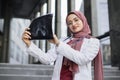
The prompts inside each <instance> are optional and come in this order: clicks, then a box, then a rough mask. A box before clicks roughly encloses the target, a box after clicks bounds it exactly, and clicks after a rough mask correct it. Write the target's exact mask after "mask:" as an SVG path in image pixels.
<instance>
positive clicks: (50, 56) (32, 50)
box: [26, 43, 57, 64]
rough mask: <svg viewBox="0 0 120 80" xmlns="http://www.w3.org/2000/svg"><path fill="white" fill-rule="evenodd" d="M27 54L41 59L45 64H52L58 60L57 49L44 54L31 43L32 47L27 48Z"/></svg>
mask: <svg viewBox="0 0 120 80" xmlns="http://www.w3.org/2000/svg"><path fill="white" fill-rule="evenodd" d="M26 51H27V53H28V54H30V55H31V56H33V57H35V58H37V59H39V61H40V62H42V63H43V64H51V63H53V62H54V61H55V60H56V57H57V54H56V50H55V48H52V49H50V50H49V51H48V52H47V53H45V52H43V51H42V50H41V49H40V48H38V47H37V46H36V45H35V44H34V43H31V45H30V47H29V48H27V50H26Z"/></svg>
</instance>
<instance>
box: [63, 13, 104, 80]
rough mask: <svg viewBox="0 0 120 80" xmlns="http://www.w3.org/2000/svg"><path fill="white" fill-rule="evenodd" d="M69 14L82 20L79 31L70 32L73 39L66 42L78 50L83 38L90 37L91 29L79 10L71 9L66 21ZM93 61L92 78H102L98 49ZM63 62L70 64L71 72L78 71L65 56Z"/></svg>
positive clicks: (100, 79) (76, 65) (76, 66)
mask: <svg viewBox="0 0 120 80" xmlns="http://www.w3.org/2000/svg"><path fill="white" fill-rule="evenodd" d="M70 14H75V15H76V16H77V17H78V18H80V19H81V20H82V22H83V29H82V30H81V31H80V32H77V33H72V34H73V37H74V38H75V39H74V40H72V41H70V42H68V44H69V45H70V46H71V47H72V48H73V49H75V50H79V51H80V49H81V45H82V43H83V39H84V38H91V37H92V36H90V34H91V30H90V28H89V25H88V23H87V20H86V18H85V16H84V15H83V14H82V13H81V12H79V11H72V12H70V13H68V15H67V17H66V23H67V18H68V16H69V15H70ZM93 62H94V80H103V68H102V57H101V53H100V51H99V52H98V54H97V56H96V57H95V58H94V60H93ZM63 64H64V65H70V68H69V70H70V71H72V72H73V73H76V72H78V71H79V68H78V64H76V63H74V62H72V61H70V60H68V59H67V58H64V62H63Z"/></svg>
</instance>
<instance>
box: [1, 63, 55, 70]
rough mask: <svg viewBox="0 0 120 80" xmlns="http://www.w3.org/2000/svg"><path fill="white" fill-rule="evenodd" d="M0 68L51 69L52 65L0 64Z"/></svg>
mask: <svg viewBox="0 0 120 80" xmlns="http://www.w3.org/2000/svg"><path fill="white" fill-rule="evenodd" d="M0 67H9V68H38V69H40V68H42V69H43V68H51V69H53V68H54V66H53V65H43V64H9V63H0Z"/></svg>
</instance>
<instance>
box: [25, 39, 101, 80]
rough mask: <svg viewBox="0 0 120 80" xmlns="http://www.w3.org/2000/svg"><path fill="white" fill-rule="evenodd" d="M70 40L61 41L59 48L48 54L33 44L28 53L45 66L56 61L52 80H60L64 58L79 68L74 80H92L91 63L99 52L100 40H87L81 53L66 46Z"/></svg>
mask: <svg viewBox="0 0 120 80" xmlns="http://www.w3.org/2000/svg"><path fill="white" fill-rule="evenodd" d="M62 40H64V39H62ZM69 40H70V39H67V40H65V41H64V42H63V41H60V44H59V46H54V47H53V48H51V49H50V50H49V51H48V52H47V53H45V52H43V51H42V50H41V49H40V48H38V47H37V46H36V45H35V44H33V43H31V45H30V47H29V48H27V52H28V53H29V54H30V55H32V56H34V57H36V58H38V59H39V60H40V62H42V63H44V64H51V63H53V62H54V61H56V62H55V66H54V71H53V76H52V80H60V71H61V66H62V60H63V56H65V57H66V58H68V59H70V60H72V61H74V62H75V63H77V64H78V66H79V72H77V73H76V74H75V76H74V79H73V80H92V73H91V62H92V60H93V59H94V58H95V57H96V55H97V53H98V51H99V47H100V42H99V40H98V39H95V38H90V39H87V38H85V39H84V41H83V44H82V46H81V50H80V51H77V50H74V49H73V48H71V47H70V46H69V45H68V44H66V42H68V41H69Z"/></svg>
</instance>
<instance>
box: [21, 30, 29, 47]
mask: <svg viewBox="0 0 120 80" xmlns="http://www.w3.org/2000/svg"><path fill="white" fill-rule="evenodd" d="M28 30H30V28H26V29H25V31H24V32H23V34H22V40H23V41H24V43H25V44H26V45H27V46H28V47H29V46H30V44H31V40H30V39H31V37H30V35H31V33H30V32H29V31H28Z"/></svg>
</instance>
